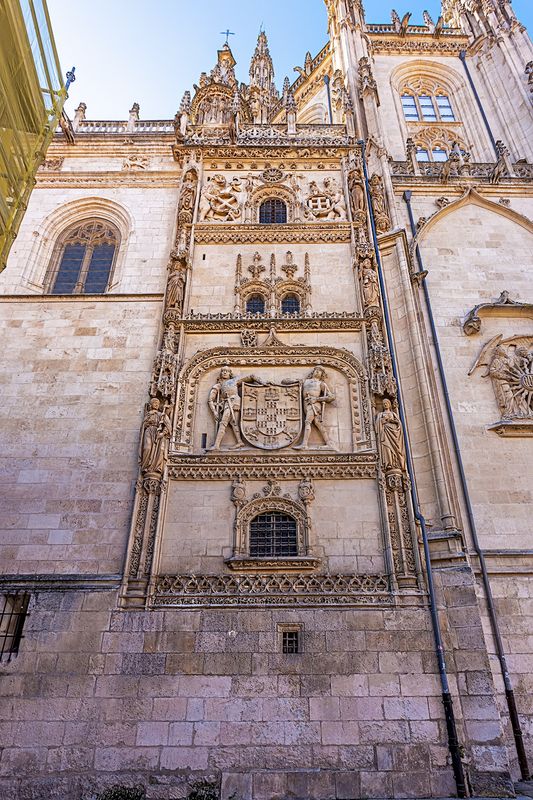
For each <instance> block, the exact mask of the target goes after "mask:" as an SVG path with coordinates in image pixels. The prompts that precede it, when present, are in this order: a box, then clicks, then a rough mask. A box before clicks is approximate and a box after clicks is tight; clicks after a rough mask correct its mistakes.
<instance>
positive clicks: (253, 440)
mask: <svg viewBox="0 0 533 800" xmlns="http://www.w3.org/2000/svg"><path fill="white" fill-rule="evenodd" d="M241 431H242V435H243V436H244V438H245V439H246V441H247V442H248V443H249V444H251V445H253V446H254V447H260V448H261V449H262V450H279V449H280V448H281V447H289V446H290V445H291V444H294V443H295V442H296V441H297V439H298V437H299V436H300V434H301V431H302V392H301V387H300V384H299V383H289V384H286V385H284V386H278V385H273V386H257V385H254V384H250V383H245V384H243V387H242V407H241Z"/></svg>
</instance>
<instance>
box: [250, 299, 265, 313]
mask: <svg viewBox="0 0 533 800" xmlns="http://www.w3.org/2000/svg"><path fill="white" fill-rule="evenodd" d="M265 308H266V303H265V298H264V297H263V295H262V294H252V295H250V297H249V298H248V300H247V301H246V313H247V314H264V313H265Z"/></svg>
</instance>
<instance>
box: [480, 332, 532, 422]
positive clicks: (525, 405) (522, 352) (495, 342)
mask: <svg viewBox="0 0 533 800" xmlns="http://www.w3.org/2000/svg"><path fill="white" fill-rule="evenodd" d="M478 367H485V373H484V374H483V375H482V377H483V378H490V379H491V381H492V386H493V389H494V395H495V397H496V402H497V404H498V407H499V409H500V414H501V419H500V421H499V422H496V423H494V424H493V425H491V426H490V430H494V431H496V433H498V434H499V435H500V436H533V335H531V336H512V337H510V338H509V339H504V338H503V336H502V335H501V334H500V335H498V336H495V337H494V338H492V339H491V340H490V341H489V342H487V344H486V345H485V346H484V347H483V349H482V351H481V353H480V354H479V356H478V358H477V359H476V361H475V363H474V365H473V367H472V369H471V370H470V372H469V373H468V374H469V375H472V374H473V372H474V371H475V370H476V369H477V368H478Z"/></svg>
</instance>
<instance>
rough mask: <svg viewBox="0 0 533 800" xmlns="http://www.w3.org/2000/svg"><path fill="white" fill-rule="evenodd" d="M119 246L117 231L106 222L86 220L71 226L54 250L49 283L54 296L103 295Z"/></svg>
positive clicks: (48, 287) (47, 282) (49, 288)
mask: <svg viewBox="0 0 533 800" xmlns="http://www.w3.org/2000/svg"><path fill="white" fill-rule="evenodd" d="M119 244H120V235H119V232H118V230H117V228H116V227H115V226H114V225H113V224H111V223H110V222H107V221H105V220H99V219H90V220H84V221H83V222H82V223H81V224H80V223H78V224H77V225H75V226H73V227H72V226H71V227H70V228H69V229H67V231H65V232H64V233H63V234H62V235H61V236H60V237H59V239H58V241H57V244H56V247H55V249H54V253H53V256H52V261H51V264H50V268H49V271H48V277H47V280H46V282H45V283H46V286H47V289H48V291H49V292H50V294H103V293H104V292H105V291H106V289H107V287H108V286H109V283H110V278H111V275H112V271H113V267H114V264H115V261H116V255H117V251H118V247H119Z"/></svg>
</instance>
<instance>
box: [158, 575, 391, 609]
mask: <svg viewBox="0 0 533 800" xmlns="http://www.w3.org/2000/svg"><path fill="white" fill-rule="evenodd" d="M392 604H393V596H392V594H391V592H390V581H389V578H388V576H387V575H306V574H296V575H283V574H277V575H171V576H161V577H159V578H158V579H157V581H156V585H155V591H154V594H153V596H152V599H151V607H152V608H161V607H163V608H168V607H173V606H174V607H176V606H177V607H181V608H184V607H185V608H187V607H188V608H198V607H217V606H219V607H220V606H245V607H248V608H250V607H256V608H257V607H259V608H261V607H265V606H266V607H268V606H278V607H284V606H285V607H286V606H300V607H302V606H315V607H332V606H368V605H373V606H390V605H392Z"/></svg>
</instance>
